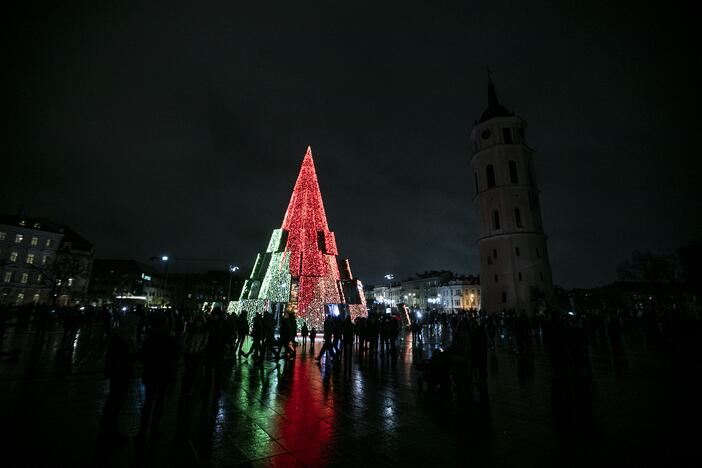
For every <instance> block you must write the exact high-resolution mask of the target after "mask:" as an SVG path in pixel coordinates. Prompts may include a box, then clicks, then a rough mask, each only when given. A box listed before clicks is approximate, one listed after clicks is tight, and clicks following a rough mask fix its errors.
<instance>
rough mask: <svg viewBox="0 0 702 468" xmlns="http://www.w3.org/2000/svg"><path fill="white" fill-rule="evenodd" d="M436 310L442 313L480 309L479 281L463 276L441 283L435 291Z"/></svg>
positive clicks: (472, 277)
mask: <svg viewBox="0 0 702 468" xmlns="http://www.w3.org/2000/svg"><path fill="white" fill-rule="evenodd" d="M436 301H438V304H437V306H438V307H437V308H438V309H441V310H444V311H447V312H449V311H451V312H453V311H457V310H469V309H475V310H479V309H480V279H479V278H478V277H477V276H463V277H458V278H454V279H452V280H449V281H447V282H445V283H443V284H442V285H441V286H439V288H438V289H437V297H436Z"/></svg>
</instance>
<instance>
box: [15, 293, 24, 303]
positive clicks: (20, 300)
mask: <svg viewBox="0 0 702 468" xmlns="http://www.w3.org/2000/svg"><path fill="white" fill-rule="evenodd" d="M23 302H24V294H23V293H19V294H17V300H16V301H15V305H22V303H23Z"/></svg>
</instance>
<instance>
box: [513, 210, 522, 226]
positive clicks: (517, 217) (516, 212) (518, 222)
mask: <svg viewBox="0 0 702 468" xmlns="http://www.w3.org/2000/svg"><path fill="white" fill-rule="evenodd" d="M514 222H515V224H516V225H517V227H522V213H521V212H520V211H519V208H515V209H514Z"/></svg>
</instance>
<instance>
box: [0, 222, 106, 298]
mask: <svg viewBox="0 0 702 468" xmlns="http://www.w3.org/2000/svg"><path fill="white" fill-rule="evenodd" d="M93 257H94V247H93V245H92V244H91V243H90V242H88V241H87V240H85V239H84V238H83V237H82V236H80V235H79V234H78V233H76V232H75V231H73V230H72V229H70V228H69V227H67V226H62V225H59V224H56V223H54V222H52V221H50V220H47V219H40V218H27V217H22V216H8V215H0V269H1V271H2V276H1V277H0V304H1V305H17V306H20V305H27V304H49V305H71V304H74V303H76V302H78V301H80V300H81V299H82V298H83V297H84V295H85V293H86V291H87V288H88V282H89V279H90V272H91V269H92V264H93Z"/></svg>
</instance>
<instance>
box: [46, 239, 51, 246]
mask: <svg viewBox="0 0 702 468" xmlns="http://www.w3.org/2000/svg"><path fill="white" fill-rule="evenodd" d="M46 246H47V247H51V239H46Z"/></svg>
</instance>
